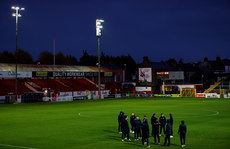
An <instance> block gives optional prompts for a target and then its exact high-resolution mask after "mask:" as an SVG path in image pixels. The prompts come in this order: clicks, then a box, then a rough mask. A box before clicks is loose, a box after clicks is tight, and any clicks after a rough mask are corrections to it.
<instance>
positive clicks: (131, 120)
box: [130, 112, 136, 133]
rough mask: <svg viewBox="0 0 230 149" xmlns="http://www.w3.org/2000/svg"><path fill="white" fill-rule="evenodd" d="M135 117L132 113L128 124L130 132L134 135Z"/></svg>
mask: <svg viewBox="0 0 230 149" xmlns="http://www.w3.org/2000/svg"><path fill="white" fill-rule="evenodd" d="M135 118H136V116H135V114H134V112H132V114H131V116H130V124H131V130H130V132H132V133H134V120H135Z"/></svg>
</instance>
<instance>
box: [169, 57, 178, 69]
mask: <svg viewBox="0 0 230 149" xmlns="http://www.w3.org/2000/svg"><path fill="white" fill-rule="evenodd" d="M167 63H168V65H170V66H173V67H176V66H177V61H176V59H175V58H170V59H168V61H167Z"/></svg>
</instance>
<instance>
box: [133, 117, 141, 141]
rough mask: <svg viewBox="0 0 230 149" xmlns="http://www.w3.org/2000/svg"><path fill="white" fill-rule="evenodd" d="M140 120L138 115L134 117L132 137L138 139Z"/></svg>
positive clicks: (139, 135)
mask: <svg viewBox="0 0 230 149" xmlns="http://www.w3.org/2000/svg"><path fill="white" fill-rule="evenodd" d="M141 125H142V123H141V120H140V118H139V116H137V117H136V119H135V120H134V139H135V140H136V139H137V140H138V139H140V138H141Z"/></svg>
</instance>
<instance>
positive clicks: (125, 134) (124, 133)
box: [121, 116, 131, 141]
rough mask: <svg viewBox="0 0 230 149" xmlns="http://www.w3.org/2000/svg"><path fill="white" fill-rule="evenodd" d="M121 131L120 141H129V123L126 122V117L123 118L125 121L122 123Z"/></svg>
mask: <svg viewBox="0 0 230 149" xmlns="http://www.w3.org/2000/svg"><path fill="white" fill-rule="evenodd" d="M121 131H122V141H124V138H125V137H127V139H128V140H129V141H131V140H130V138H129V122H128V116H125V120H123V121H122V124H121Z"/></svg>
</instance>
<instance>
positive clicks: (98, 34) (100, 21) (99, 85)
mask: <svg viewBox="0 0 230 149" xmlns="http://www.w3.org/2000/svg"><path fill="white" fill-rule="evenodd" d="M102 22H104V20H99V19H97V20H96V36H97V37H98V95H99V97H98V98H99V99H101V62H100V61H101V60H100V37H101V29H102V28H103V26H102V25H101V23H102Z"/></svg>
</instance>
